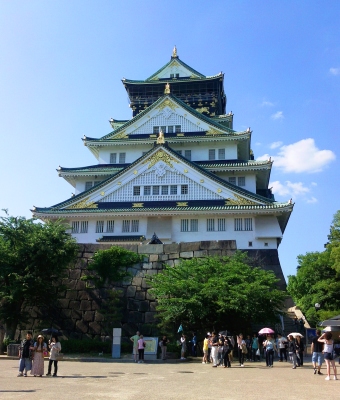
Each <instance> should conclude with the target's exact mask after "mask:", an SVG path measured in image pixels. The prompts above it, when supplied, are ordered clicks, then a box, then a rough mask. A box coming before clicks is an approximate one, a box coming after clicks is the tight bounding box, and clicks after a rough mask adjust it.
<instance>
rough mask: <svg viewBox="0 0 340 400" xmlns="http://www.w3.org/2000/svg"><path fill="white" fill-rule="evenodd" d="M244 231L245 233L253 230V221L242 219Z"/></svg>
mask: <svg viewBox="0 0 340 400" xmlns="http://www.w3.org/2000/svg"><path fill="white" fill-rule="evenodd" d="M244 230H245V231H252V230H253V220H252V218H245V219H244Z"/></svg>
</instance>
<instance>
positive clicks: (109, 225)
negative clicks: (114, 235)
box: [106, 220, 115, 232]
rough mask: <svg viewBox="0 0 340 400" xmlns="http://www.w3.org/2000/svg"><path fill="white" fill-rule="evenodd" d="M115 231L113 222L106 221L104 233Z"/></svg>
mask: <svg viewBox="0 0 340 400" xmlns="http://www.w3.org/2000/svg"><path fill="white" fill-rule="evenodd" d="M114 231H115V221H113V220H112V221H107V223H106V232H114Z"/></svg>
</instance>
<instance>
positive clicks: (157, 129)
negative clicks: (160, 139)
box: [152, 126, 159, 135]
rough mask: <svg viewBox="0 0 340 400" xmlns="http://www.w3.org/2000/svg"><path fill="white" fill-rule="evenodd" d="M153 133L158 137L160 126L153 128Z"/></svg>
mask: <svg viewBox="0 0 340 400" xmlns="http://www.w3.org/2000/svg"><path fill="white" fill-rule="evenodd" d="M152 133H153V134H154V135H155V134H156V135H157V134H158V133H159V126H154V127H153V128H152Z"/></svg>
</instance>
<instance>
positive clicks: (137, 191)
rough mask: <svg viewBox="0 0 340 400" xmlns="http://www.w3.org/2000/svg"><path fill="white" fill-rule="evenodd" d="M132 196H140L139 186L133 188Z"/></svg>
mask: <svg viewBox="0 0 340 400" xmlns="http://www.w3.org/2000/svg"><path fill="white" fill-rule="evenodd" d="M133 195H134V196H140V186H134V187H133Z"/></svg>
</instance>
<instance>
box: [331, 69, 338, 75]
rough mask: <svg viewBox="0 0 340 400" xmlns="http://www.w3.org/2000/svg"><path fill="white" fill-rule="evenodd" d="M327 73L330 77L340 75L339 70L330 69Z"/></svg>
mask: <svg viewBox="0 0 340 400" xmlns="http://www.w3.org/2000/svg"><path fill="white" fill-rule="evenodd" d="M329 72H330V73H331V74H332V75H340V68H330V69H329Z"/></svg>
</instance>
